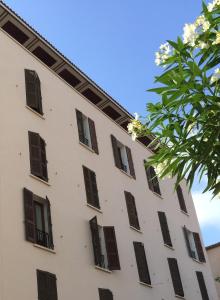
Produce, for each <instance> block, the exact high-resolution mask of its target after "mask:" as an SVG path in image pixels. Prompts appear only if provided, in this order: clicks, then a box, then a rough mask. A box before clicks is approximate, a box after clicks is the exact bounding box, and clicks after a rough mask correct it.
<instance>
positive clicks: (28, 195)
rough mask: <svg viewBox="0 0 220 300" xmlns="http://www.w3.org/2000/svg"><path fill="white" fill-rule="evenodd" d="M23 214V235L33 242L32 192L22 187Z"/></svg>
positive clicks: (33, 213)
mask: <svg viewBox="0 0 220 300" xmlns="http://www.w3.org/2000/svg"><path fill="white" fill-rule="evenodd" d="M23 197H24V216H25V236H26V240H27V241H29V242H33V243H35V240H36V232H35V212H34V200H33V193H32V192H31V191H29V190H27V189H26V188H24V189H23Z"/></svg>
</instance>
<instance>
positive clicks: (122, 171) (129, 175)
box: [119, 169, 134, 179]
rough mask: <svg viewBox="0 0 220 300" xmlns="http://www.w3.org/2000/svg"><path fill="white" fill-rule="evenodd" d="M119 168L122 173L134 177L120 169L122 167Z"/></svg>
mask: <svg viewBox="0 0 220 300" xmlns="http://www.w3.org/2000/svg"><path fill="white" fill-rule="evenodd" d="M119 170H120V171H121V172H122V173H123V174H125V175H127V176H128V177H129V178H131V179H134V177H133V176H131V175H130V174H129V173H127V172H125V171H124V170H122V169H119Z"/></svg>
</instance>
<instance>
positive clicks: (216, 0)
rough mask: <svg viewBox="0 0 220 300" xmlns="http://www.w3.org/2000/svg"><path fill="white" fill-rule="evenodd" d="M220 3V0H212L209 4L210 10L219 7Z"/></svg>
mask: <svg viewBox="0 0 220 300" xmlns="http://www.w3.org/2000/svg"><path fill="white" fill-rule="evenodd" d="M218 5H220V0H214V1H213V2H210V3H209V4H208V6H207V8H208V11H209V12H212V11H213V10H214V9H216V8H217V6H218Z"/></svg>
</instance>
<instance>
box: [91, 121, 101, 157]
mask: <svg viewBox="0 0 220 300" xmlns="http://www.w3.org/2000/svg"><path fill="white" fill-rule="evenodd" d="M88 122H89V131H90V137H91V142H92V149H93V150H94V151H95V153H96V154H99V149H98V142H97V137H96V130H95V123H94V121H93V120H91V119H89V118H88Z"/></svg>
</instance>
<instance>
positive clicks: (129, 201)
mask: <svg viewBox="0 0 220 300" xmlns="http://www.w3.org/2000/svg"><path fill="white" fill-rule="evenodd" d="M124 193H125V200H126V205H127V211H128V218H129V223H130V225H131V226H132V227H134V228H136V229H140V225H139V221H138V214H137V209H136V205H135V199H134V196H133V195H132V194H131V193H129V192H126V191H125V192H124Z"/></svg>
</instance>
